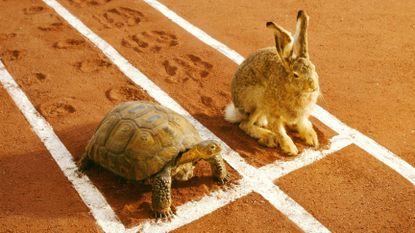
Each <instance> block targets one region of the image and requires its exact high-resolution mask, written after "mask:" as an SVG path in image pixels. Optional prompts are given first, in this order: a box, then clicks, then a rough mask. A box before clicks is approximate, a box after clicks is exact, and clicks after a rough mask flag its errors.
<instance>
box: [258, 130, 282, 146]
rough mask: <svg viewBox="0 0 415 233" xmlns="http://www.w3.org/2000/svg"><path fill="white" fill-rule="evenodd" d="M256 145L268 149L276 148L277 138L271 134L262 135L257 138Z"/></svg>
mask: <svg viewBox="0 0 415 233" xmlns="http://www.w3.org/2000/svg"><path fill="white" fill-rule="evenodd" d="M258 143H259V144H261V145H263V146H266V147H270V148H274V147H277V146H278V142H277V137H276V136H275V134H273V133H267V134H264V135H263V136H262V137H260V138H259V140H258Z"/></svg>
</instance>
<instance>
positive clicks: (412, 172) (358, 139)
mask: <svg viewBox="0 0 415 233" xmlns="http://www.w3.org/2000/svg"><path fill="white" fill-rule="evenodd" d="M144 2H146V3H147V4H149V5H150V6H152V7H153V8H154V9H156V10H158V11H159V12H160V13H162V14H163V15H164V16H166V17H167V18H169V19H170V20H171V21H173V22H174V23H176V24H177V25H179V26H180V27H182V28H183V29H184V30H186V31H188V32H189V33H191V34H192V35H193V36H195V37H196V38H197V39H199V40H200V41H202V42H203V43H205V44H207V45H209V46H211V47H212V48H214V49H216V50H217V51H219V52H220V53H222V54H223V55H225V56H226V57H228V58H229V59H231V60H232V61H234V62H235V63H236V64H240V63H241V62H242V61H243V60H244V57H243V56H242V55H240V54H238V53H237V52H236V51H235V50H233V49H230V48H229V47H227V46H226V45H225V44H223V43H221V42H219V41H218V40H216V39H214V38H212V37H211V36H210V35H208V34H207V33H205V32H204V31H202V30H201V29H199V28H198V27H196V26H194V25H193V24H191V23H190V22H188V21H186V20H185V19H184V18H182V17H180V16H179V15H177V14H176V13H175V12H173V11H172V10H170V9H169V8H168V7H166V6H165V5H163V4H162V3H160V2H159V1H157V0H144ZM312 115H313V116H314V117H316V118H317V119H319V120H320V121H321V122H323V123H324V124H326V125H327V126H329V127H330V128H331V129H333V130H334V131H336V132H339V133H340V132H342V133H346V134H348V135H349V136H351V137H354V139H355V143H356V144H357V145H359V146H361V147H362V148H363V147H364V146H365V148H363V149H364V150H366V151H367V152H368V153H370V154H371V155H373V156H374V157H375V158H377V159H379V160H380V161H382V162H383V163H385V164H386V165H387V166H388V167H390V168H392V169H393V170H395V171H396V172H398V173H399V174H400V175H401V176H403V177H404V178H406V179H407V180H409V181H410V182H411V183H412V184H414V185H415V168H414V167H413V166H411V165H410V164H409V163H407V162H406V161H404V160H403V159H402V158H400V157H399V156H397V155H396V154H394V153H392V152H391V151H389V150H387V149H386V148H385V147H383V146H381V145H380V144H378V143H377V142H375V141H374V140H372V139H370V138H369V137H367V136H365V135H363V134H362V133H360V132H359V131H357V130H354V129H353V130H349V129H351V128H350V127H349V126H347V125H346V124H344V123H343V122H341V121H340V120H338V119H337V118H336V117H334V116H333V115H331V114H330V113H329V112H327V111H326V110H324V109H323V108H321V107H320V106H316V108H315V110H314V112H313V114H312ZM366 146H367V147H368V148H366Z"/></svg>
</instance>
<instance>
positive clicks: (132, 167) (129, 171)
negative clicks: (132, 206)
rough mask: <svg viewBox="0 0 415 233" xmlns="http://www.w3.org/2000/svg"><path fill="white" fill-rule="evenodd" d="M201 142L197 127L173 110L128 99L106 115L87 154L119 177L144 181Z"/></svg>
mask: <svg viewBox="0 0 415 233" xmlns="http://www.w3.org/2000/svg"><path fill="white" fill-rule="evenodd" d="M200 141H201V138H200V136H199V134H198V132H197V131H196V129H195V128H194V127H193V126H192V125H191V124H190V123H189V122H187V121H186V120H185V119H184V118H183V117H182V116H180V115H179V114H177V113H175V112H173V111H171V110H170V109H167V108H165V107H163V106H161V105H157V104H153V103H148V102H126V103H122V104H120V105H118V106H117V107H115V108H114V109H113V110H112V111H111V112H110V113H108V115H107V116H106V117H105V118H104V120H103V121H102V123H101V125H100V126H99V128H98V129H97V131H96V133H95V135H94V136H93V138H92V139H91V141H90V143H89V145H88V147H87V148H88V149H87V153H88V157H89V158H90V159H91V160H93V161H95V162H96V163H98V164H100V165H101V166H103V167H105V168H106V169H108V170H110V171H112V172H114V173H116V174H118V175H120V176H123V177H125V178H127V179H135V180H143V179H146V178H148V177H150V176H151V175H154V174H156V173H157V172H159V171H160V170H162V169H163V167H165V166H166V165H167V164H168V163H169V162H170V161H172V160H173V159H174V158H175V157H176V156H177V155H178V154H179V153H180V152H182V151H185V150H186V149H189V148H191V147H192V146H194V145H195V144H197V143H199V142H200Z"/></svg>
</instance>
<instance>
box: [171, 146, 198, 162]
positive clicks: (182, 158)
mask: <svg viewBox="0 0 415 233" xmlns="http://www.w3.org/2000/svg"><path fill="white" fill-rule="evenodd" d="M199 159H200V156H199V153H198V151H197V148H196V147H193V148H191V149H188V150H186V151H184V152H182V153H181V154H180V155H179V156H178V157H177V160H176V166H178V165H180V164H184V163H188V162H194V161H197V160H199Z"/></svg>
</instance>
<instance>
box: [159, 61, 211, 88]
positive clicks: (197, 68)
mask: <svg viewBox="0 0 415 233" xmlns="http://www.w3.org/2000/svg"><path fill="white" fill-rule="evenodd" d="M161 65H162V66H163V67H164V70H165V71H166V73H167V74H168V75H169V77H168V78H167V79H166V81H167V82H170V83H184V82H187V81H188V80H189V79H192V80H194V81H197V82H199V84H200V85H202V83H201V82H200V80H202V79H203V78H206V77H208V76H209V74H210V72H211V69H212V68H213V65H212V64H210V63H208V62H206V61H204V60H202V59H201V58H200V57H198V56H196V55H193V54H188V55H187V56H185V57H182V58H178V57H174V58H173V59H171V60H164V61H163V62H162V63H161ZM202 86H203V85H202Z"/></svg>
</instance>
